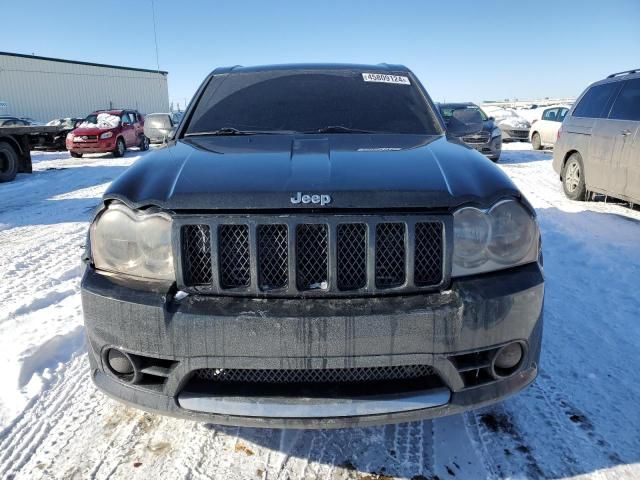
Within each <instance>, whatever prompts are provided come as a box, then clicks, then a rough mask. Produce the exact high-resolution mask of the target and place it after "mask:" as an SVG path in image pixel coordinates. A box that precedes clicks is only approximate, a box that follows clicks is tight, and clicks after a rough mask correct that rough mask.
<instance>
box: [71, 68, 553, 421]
mask: <svg viewBox="0 0 640 480" xmlns="http://www.w3.org/2000/svg"><path fill="white" fill-rule="evenodd" d="M458 120H459V122H458V123H459V125H458V127H460V126H461V127H460V128H461V130H460V131H458V132H456V133H457V134H461V133H465V132H464V129H465V128H468V129H472V128H473V120H472V119H465V118H458V119H456V121H458ZM467 120H468V121H467ZM465 121H467V123H465ZM449 128H450V129H452V128H453V127H451V125H450V126H449ZM449 133H453V132H446V131H445V128H444V126H443V124H442V123H441V120H440V116H439V115H437V113H436V111H435V109H434V105H433V103H432V101H431V99H430V98H429V96H428V95H427V92H426V91H425V90H424V88H423V87H422V85H421V84H420V82H419V81H418V79H417V78H416V77H415V76H414V75H413V74H412V72H411V71H410V70H408V69H407V68H406V67H403V66H397V65H377V66H362V65H284V66H270V67H257V68H243V67H234V68H225V69H218V70H215V71H214V72H213V73H212V74H211V75H209V76H208V77H207V79H206V80H205V82H204V83H203V84H202V86H201V87H200V89H199V91H198V92H197V94H196V96H195V97H194V100H193V101H192V103H191V105H190V107H189V109H188V111H187V112H186V116H185V119H184V121H183V122H182V123H181V125H180V127H179V128H178V130H177V132H176V135H175V138H174V140H172V141H171V142H170V144H169V146H168V147H167V148H164V149H160V150H158V151H156V152H154V153H151V154H149V155H147V156H145V157H144V158H143V159H142V160H140V161H138V162H136V163H135V164H134V165H133V166H132V167H130V168H129V169H128V170H127V171H126V172H125V173H124V174H123V175H122V176H120V177H119V178H118V179H117V180H116V181H115V182H113V184H112V185H111V187H110V188H109V190H108V191H107V192H106V193H105V195H104V199H103V203H102V206H101V208H100V210H99V212H98V213H97V215H96V218H95V220H94V221H93V224H92V225H91V229H90V235H89V248H88V249H87V253H86V255H85V262H86V271H85V273H84V277H83V281H82V301H83V307H84V315H85V323H86V326H87V331H88V336H89V340H90V348H89V359H90V363H91V375H92V377H93V379H94V381H95V383H96V384H97V385H98V387H99V388H101V389H102V390H104V391H105V392H107V393H108V394H110V395H112V396H114V397H116V398H118V399H120V400H122V401H125V402H128V403H130V404H133V405H136V406H139V407H141V408H144V409H146V410H150V411H157V412H161V413H169V414H173V415H180V416H183V417H187V418H195V419H204V420H207V421H212V422H215V423H220V424H235V425H252V426H278V427H305V428H306V427H310V428H313V427H323V428H324V427H339V426H355V425H370V424H378V423H387V422H403V421H409V420H415V419H421V418H428V417H435V416H442V415H449V414H452V413H457V412H460V411H463V410H466V409H469V408H475V407H478V406H481V405H486V404H489V403H492V402H495V401H498V400H500V399H503V398H504V397H506V396H507V395H510V394H512V393H515V392H517V391H519V390H520V389H522V388H524V387H525V386H526V385H528V384H529V383H531V382H532V381H533V380H534V378H535V377H536V374H537V369H538V359H539V355H540V341H541V334H542V305H543V296H544V280H543V275H542V269H541V264H540V263H541V262H540V236H539V231H538V226H537V223H536V220H535V213H534V211H533V209H532V208H531V206H530V205H529V204H528V203H527V201H526V200H525V199H524V197H523V195H522V194H521V193H520V192H519V191H518V189H517V188H516V187H515V186H514V185H513V183H511V181H510V180H509V179H508V178H507V177H506V176H505V175H504V174H503V173H502V172H501V171H500V170H499V169H498V168H497V167H495V166H494V165H493V164H492V163H491V162H490V161H489V160H487V159H485V158H484V157H483V156H482V155H481V154H479V153H478V152H476V151H474V150H472V149H470V148H468V147H466V146H465V145H464V144H462V143H461V142H459V141H458V140H456V139H455V138H454V137H453V136H450V135H449ZM467 133H468V132H467Z"/></svg>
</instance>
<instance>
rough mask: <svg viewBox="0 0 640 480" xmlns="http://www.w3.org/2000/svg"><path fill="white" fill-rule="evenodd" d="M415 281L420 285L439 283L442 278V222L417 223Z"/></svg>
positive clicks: (414, 261)
mask: <svg viewBox="0 0 640 480" xmlns="http://www.w3.org/2000/svg"><path fill="white" fill-rule="evenodd" d="M415 242H416V251H415V256H414V260H413V264H414V273H413V281H414V282H415V284H416V285H417V286H419V287H424V286H427V285H437V284H438V283H440V280H441V279H442V247H443V245H442V224H440V223H434V222H430V223H425V222H419V223H416V230H415Z"/></svg>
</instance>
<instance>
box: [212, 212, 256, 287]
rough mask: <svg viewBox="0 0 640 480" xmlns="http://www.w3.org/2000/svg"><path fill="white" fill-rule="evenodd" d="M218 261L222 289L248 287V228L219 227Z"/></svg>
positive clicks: (239, 226) (242, 226)
mask: <svg viewBox="0 0 640 480" xmlns="http://www.w3.org/2000/svg"><path fill="white" fill-rule="evenodd" d="M218 235H219V236H218V261H219V264H220V286H221V287H222V288H239V287H248V286H249V284H250V283H251V266H250V262H251V258H250V250H249V227H248V226H247V225H220V229H219V231H218Z"/></svg>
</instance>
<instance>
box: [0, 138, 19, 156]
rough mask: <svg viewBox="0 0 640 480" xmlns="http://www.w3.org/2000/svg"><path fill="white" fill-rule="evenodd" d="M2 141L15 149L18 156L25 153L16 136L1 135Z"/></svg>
mask: <svg viewBox="0 0 640 480" xmlns="http://www.w3.org/2000/svg"><path fill="white" fill-rule="evenodd" d="M0 142H4V143H8V144H9V145H11V146H12V147H13V148H14V149H15V151H16V153H17V154H18V157H21V156H22V154H23V151H22V146H21V145H20V142H18V141H17V140H16V139H15V138H13V137H5V136H2V135H0Z"/></svg>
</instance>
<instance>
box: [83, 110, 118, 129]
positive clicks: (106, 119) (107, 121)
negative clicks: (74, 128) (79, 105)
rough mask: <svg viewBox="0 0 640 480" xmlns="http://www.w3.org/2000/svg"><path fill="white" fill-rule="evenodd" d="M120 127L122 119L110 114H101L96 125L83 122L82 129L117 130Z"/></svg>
mask: <svg viewBox="0 0 640 480" xmlns="http://www.w3.org/2000/svg"><path fill="white" fill-rule="evenodd" d="M118 125H120V117H118V116H116V115H111V114H109V113H99V114H98V117H97V119H96V123H91V122H82V124H81V125H80V127H81V128H115V127H117V126H118Z"/></svg>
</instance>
